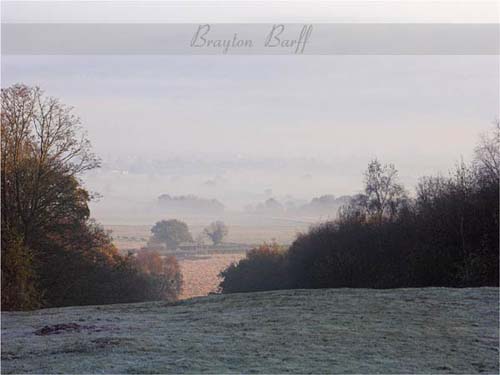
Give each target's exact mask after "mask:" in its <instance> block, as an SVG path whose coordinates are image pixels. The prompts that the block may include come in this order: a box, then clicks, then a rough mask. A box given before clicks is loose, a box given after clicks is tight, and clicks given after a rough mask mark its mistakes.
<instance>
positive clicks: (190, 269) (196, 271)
mask: <svg viewBox="0 0 500 375" xmlns="http://www.w3.org/2000/svg"><path fill="white" fill-rule="evenodd" d="M244 256H245V253H236V254H211V255H207V256H206V257H201V258H199V259H181V260H179V263H180V265H181V269H182V276H183V278H184V285H183V288H182V294H181V296H180V298H181V299H186V298H191V297H199V296H206V295H208V293H210V292H215V291H216V290H217V287H218V286H219V282H220V279H219V278H218V277H217V276H218V274H219V273H220V272H221V271H222V270H223V269H225V268H226V267H227V266H228V265H230V264H231V263H233V262H237V261H239V260H240V259H241V258H243V257H244Z"/></svg>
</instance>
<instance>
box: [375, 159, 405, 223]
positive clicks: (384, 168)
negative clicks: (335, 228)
mask: <svg viewBox="0 0 500 375" xmlns="http://www.w3.org/2000/svg"><path fill="white" fill-rule="evenodd" d="M365 194H366V205H367V209H368V212H369V213H370V214H371V215H372V216H374V217H375V218H376V219H377V220H382V219H383V218H384V217H385V218H389V219H392V218H393V217H394V215H395V214H396V213H397V210H398V208H399V207H400V206H401V204H402V203H403V202H404V201H406V192H405V190H404V188H403V186H402V185H400V184H399V183H398V171H397V170H396V168H395V167H394V165H393V164H385V165H382V164H381V163H380V162H379V161H378V160H377V159H375V160H372V161H371V162H370V164H368V169H367V170H366V172H365Z"/></svg>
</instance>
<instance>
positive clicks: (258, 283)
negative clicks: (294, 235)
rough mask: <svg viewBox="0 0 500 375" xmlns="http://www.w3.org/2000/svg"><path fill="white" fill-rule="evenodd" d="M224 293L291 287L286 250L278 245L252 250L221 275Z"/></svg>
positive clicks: (267, 245) (221, 287)
mask: <svg viewBox="0 0 500 375" xmlns="http://www.w3.org/2000/svg"><path fill="white" fill-rule="evenodd" d="M219 277H221V278H222V279H223V280H222V282H221V283H220V285H219V288H220V290H221V292H223V293H236V292H254V291H262V290H270V289H286V288H288V287H289V285H288V280H287V272H286V262H285V249H284V248H283V247H281V246H280V245H278V244H277V243H274V242H273V243H270V244H267V243H264V244H263V245H261V246H259V247H257V248H255V249H252V250H250V251H249V252H248V253H247V254H246V257H245V258H244V259H242V260H240V261H239V262H238V263H233V264H231V265H230V266H229V267H227V268H226V269H225V270H224V271H222V272H221V273H220V275H219Z"/></svg>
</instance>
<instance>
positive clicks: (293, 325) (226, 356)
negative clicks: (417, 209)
mask: <svg viewBox="0 0 500 375" xmlns="http://www.w3.org/2000/svg"><path fill="white" fill-rule="evenodd" d="M498 293H499V290H498V288H473V289H447V288H427V289H397V290H366V289H323V290H288V291H276V292H264V293H248V294H233V295H212V296H208V297H201V298H193V299H189V300H185V301H181V302H179V303H176V304H167V303H162V302H155V303H142V304H125V305H108V306H87V307H69V308H57V309H46V310H40V311H35V312H3V313H2V372H3V373H241V372H243V373H467V374H475V373H495V374H496V373H498V371H499V366H498V363H499V352H498V350H499V347H498V338H499V336H498V328H499V327H498V318H499V315H498V313H499V305H498V302H499V300H498V296H499V294H498ZM56 332H57V333H56ZM41 333H44V334H41Z"/></svg>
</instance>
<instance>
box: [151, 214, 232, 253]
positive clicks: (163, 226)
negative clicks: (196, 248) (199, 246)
mask: <svg viewBox="0 0 500 375" xmlns="http://www.w3.org/2000/svg"><path fill="white" fill-rule="evenodd" d="M151 233H152V236H151V238H150V239H149V241H148V248H156V247H157V246H158V245H160V246H164V247H165V248H166V249H168V250H177V249H178V248H179V247H180V246H181V245H182V244H193V243H194V242H193V236H192V235H191V232H190V231H189V227H188V225H187V224H186V223H184V222H183V221H180V220H177V219H170V220H161V221H158V222H157V223H156V224H155V225H154V226H153V227H152V228H151ZM228 233H229V230H228V228H227V226H226V224H224V222H222V221H214V222H213V223H211V224H210V225H208V226H207V227H205V229H203V232H202V233H201V234H200V237H199V238H198V239H197V243H200V242H203V241H204V237H207V238H209V239H210V240H211V241H212V243H213V244H214V245H220V244H221V243H222V240H223V239H224V237H226V236H227V234H228Z"/></svg>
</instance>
